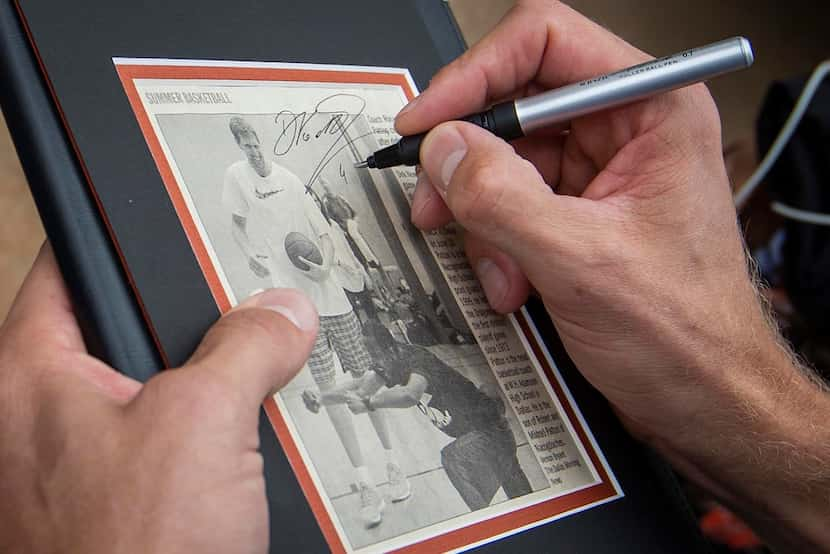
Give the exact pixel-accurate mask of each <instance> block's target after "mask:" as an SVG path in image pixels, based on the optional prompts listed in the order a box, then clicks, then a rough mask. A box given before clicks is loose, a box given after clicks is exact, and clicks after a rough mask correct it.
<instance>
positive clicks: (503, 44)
mask: <svg viewBox="0 0 830 554" xmlns="http://www.w3.org/2000/svg"><path fill="white" fill-rule="evenodd" d="M648 58H649V56H647V55H646V54H644V53H643V52H641V51H639V50H637V49H636V48H634V47H633V46H631V45H630V44H628V43H626V42H625V41H623V40H622V39H620V38H619V37H617V36H615V35H614V34H613V33H611V32H609V31H607V30H606V29H604V28H602V27H600V26H599V25H597V24H596V23H594V22H593V21H591V20H589V19H588V18H586V17H585V16H583V15H581V14H580V13H578V12H576V11H574V10H572V9H571V8H569V7H568V6H566V5H564V4H562V3H561V2H550V1H543V0H528V1H524V2H522V1H520V2H518V3H517V5H516V6H515V7H514V8H513V9H512V10H510V12H509V13H508V14H507V15H506V16H505V18H504V19H503V20H502V22H501V23H499V25H498V26H497V27H496V28H495V29H494V30H493V31H492V32H491V33H490V34H489V35H487V36H486V37H485V38H484V39H482V40H481V42H479V43H478V44H476V45H475V46H474V47H473V48H471V49H470V50H469V51H468V52H466V53H465V54H464V55H462V56H461V57H460V58H458V59H457V60H455V61H454V62H452V63H451V64H449V65H448V66H446V67H445V68H444V69H442V70H441V71H440V72H438V74H437V75H436V76H435V78H434V79H433V80H432V82H431V83H430V86H429V88H427V90H425V91H424V92H423V93H422V94H421V95H420V96H418V97H417V98H416V99H415V100H413V101H412V102H411V103H410V104H409V105H408V106H407V107H406V108H404V110H403V111H401V113H400V114H398V117H397V119H396V120H395V128H396V130H397V131H398V133H400V134H401V135H412V134H415V133H420V132H424V131H426V130H428V129H431V128H432V127H434V126H435V125H437V124H438V123H441V122H444V121H449V120H451V119H457V118H459V117H462V116H466V115H470V114H472V113H475V112H478V111H481V110H482V109H484V108H486V107H489V106H490V105H492V104H493V103H494V102H496V101H498V100H501V99H505V98H512V97H515V96H517V95H521V96H523V95H524V92H525V89H526V88H528V87H530V88H532V89H536V88H542V89H552V88H556V87H560V86H562V85H565V84H569V83H573V82H576V81H581V80H583V79H587V78H589V77H595V76H597V75H601V74H604V73H608V72H610V71H614V70H617V69H622V68H624V67H628V66H630V65H633V64H636V63H639V62H642V61H644V60H646V59H648Z"/></svg>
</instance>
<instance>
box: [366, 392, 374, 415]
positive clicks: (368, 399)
mask: <svg viewBox="0 0 830 554" xmlns="http://www.w3.org/2000/svg"><path fill="white" fill-rule="evenodd" d="M363 405H364V406H366V411H367V412H374V411H375V406H374V404H373V403H372V397H371V396H364V397H363Z"/></svg>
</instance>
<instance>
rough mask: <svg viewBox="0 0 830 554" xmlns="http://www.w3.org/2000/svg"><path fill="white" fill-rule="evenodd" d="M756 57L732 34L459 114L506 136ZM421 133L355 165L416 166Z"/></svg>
mask: <svg viewBox="0 0 830 554" xmlns="http://www.w3.org/2000/svg"><path fill="white" fill-rule="evenodd" d="M754 59H755V58H754V56H753V54H752V46H751V45H750V43H749V41H748V40H747V39H745V38H743V37H735V38H731V39H727V40H722V41H720V42H715V43H713V44H709V45H707V46H702V47H700V48H694V49H691V50H684V51H683V52H680V53H678V54H674V55H673V56H666V57H665V58H660V59H657V60H652V61H649V62H645V63H642V64H639V65H635V66H633V67H629V68H627V69H622V70H620V71H616V72H614V73H609V74H607V75H601V76H598V77H593V78H591V79H586V80H584V81H580V82H579V83H574V84H572V85H567V86H564V87H561V88H558V89H554V90H551V91H548V92H543V93H542V94H537V95H536V96H530V97H527V98H520V99H518V100H511V101H508V102H502V103H501V104H497V105H495V106H493V107H492V108H490V109H489V110H486V111H483V112H480V113H477V114H473V115H471V116H468V117H464V118H461V119H462V120H463V121H467V122H470V123H473V124H475V125H478V126H479V127H482V128H484V129H487V130H488V131H490V132H492V133H493V134H495V135H496V136H498V137H501V138H502V139H504V140H508V141H509V140H513V139H517V138H519V137H523V136H525V135H528V134H530V133H532V132H533V131H536V130H538V129H542V128H544V127H549V126H551V125H555V124H558V123H563V122H567V121H570V120H572V119H575V118H577V117H580V116H583V115H586V114H590V113H594V112H598V111H601V110H605V109H608V108H613V107H616V106H621V105H623V104H629V103H631V102H635V101H637V100H642V99H644V98H649V97H651V96H655V95H657V94H660V93H662V92H668V91H670V90H674V89H678V88H681V87H685V86H688V85H691V84H694V83H699V82H702V81H706V80H709V79H712V78H714V77H717V76H719V75H723V74H724V73H729V72H732V71H737V70H739V69H745V68H747V67H749V66H751V65H752V62H753V61H754ZM425 135H426V133H423V134H420V135H412V136H407V137H403V138H402V139H401V140H400V141H398V142H397V143H396V144H393V145H391V146H387V147H386V148H383V149H381V150H378V151H377V152H375V153H374V154H372V155H371V156H369V157H368V158H367V159H366V161H363V162H359V163H356V164H355V166H356V167H370V168H378V169H380V168H384V167H392V166H397V165H416V164H418V163H419V160H418V158H419V152H420V150H421V142H422V141H423V138H424V136H425Z"/></svg>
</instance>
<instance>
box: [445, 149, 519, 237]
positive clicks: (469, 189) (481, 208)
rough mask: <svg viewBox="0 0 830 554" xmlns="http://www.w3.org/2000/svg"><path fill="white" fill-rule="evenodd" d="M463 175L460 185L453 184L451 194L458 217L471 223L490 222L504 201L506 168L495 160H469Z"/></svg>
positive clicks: (483, 223) (482, 223)
mask: <svg viewBox="0 0 830 554" xmlns="http://www.w3.org/2000/svg"><path fill="white" fill-rule="evenodd" d="M460 177H461V182H460V183H459V185H460V186H459V187H454V188H451V189H450V193H449V198H448V200H449V201H450V202H451V204H454V206H452V207H453V211H454V212H455V213H456V217H458V219H459V220H460V221H461V222H462V223H466V224H468V225H469V224H474V225H485V226H486V225H489V224H490V223H492V222H493V220H495V219H497V216H498V215H499V213H500V211H501V207H502V205H503V200H504V195H505V191H506V185H507V182H506V178H505V172H504V171H503V170H502V169H501V167H500V166H499V165H498V164H496V163H493V162H492V161H488V160H481V159H478V160H473V161H472V162H471V163H469V164H468V167H467V168H466V171H465V172H464V173H463V174H462V175H461V176H460ZM456 191H457V192H456ZM452 192H456V194H455V195H453V194H452ZM453 196H454V198H453Z"/></svg>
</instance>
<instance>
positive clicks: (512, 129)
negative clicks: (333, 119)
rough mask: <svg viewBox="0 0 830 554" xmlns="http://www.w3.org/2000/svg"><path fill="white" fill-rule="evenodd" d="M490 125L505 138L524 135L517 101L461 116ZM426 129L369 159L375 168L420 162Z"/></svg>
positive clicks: (497, 134)
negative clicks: (517, 111)
mask: <svg viewBox="0 0 830 554" xmlns="http://www.w3.org/2000/svg"><path fill="white" fill-rule="evenodd" d="M461 121H466V122H467V123H472V124H473V125H477V126H479V127H481V128H482V129H486V130H488V131H490V132H491V133H493V134H494V135H496V136H497V137H500V138H502V139H504V140H513V139H517V138H519V137H521V136H523V135H524V133H523V132H522V127H521V125H520V124H519V118H518V116H517V115H516V104H515V103H514V102H512V101H508V102H502V103H501V104H497V105H495V106H493V107H492V108H490V109H489V110H486V111H483V112H479V113H476V114H473V115H468V116H467V117H464V118H461ZM425 136H426V133H421V134H420V135H410V136H407V137H403V138H402V139H401V140H399V141H398V142H397V143H396V144H393V145H391V146H387V147H386V148H382V149H380V150H378V151H377V152H375V153H374V154H373V155H372V156H370V157H369V159H368V164H367V165H368V166H369V167H373V168H378V169H380V168H384V167H393V166H396V165H418V163H420V152H421V143H422V142H423V141H424V137H425Z"/></svg>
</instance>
